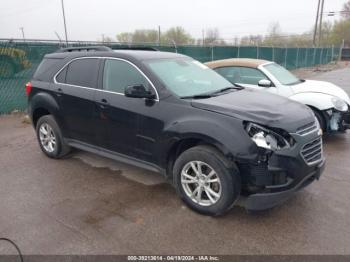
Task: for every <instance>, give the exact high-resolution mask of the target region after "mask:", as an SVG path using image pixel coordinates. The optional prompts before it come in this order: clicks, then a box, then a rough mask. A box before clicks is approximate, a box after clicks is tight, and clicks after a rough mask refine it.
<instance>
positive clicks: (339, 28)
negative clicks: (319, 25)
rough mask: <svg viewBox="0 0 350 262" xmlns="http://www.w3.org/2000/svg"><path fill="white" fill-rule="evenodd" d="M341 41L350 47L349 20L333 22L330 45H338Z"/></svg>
mask: <svg viewBox="0 0 350 262" xmlns="http://www.w3.org/2000/svg"><path fill="white" fill-rule="evenodd" d="M343 39H344V40H345V43H346V44H347V45H350V19H349V20H342V21H338V22H335V24H334V26H333V30H332V32H331V40H332V44H336V45H339V44H341V43H342V41H343Z"/></svg>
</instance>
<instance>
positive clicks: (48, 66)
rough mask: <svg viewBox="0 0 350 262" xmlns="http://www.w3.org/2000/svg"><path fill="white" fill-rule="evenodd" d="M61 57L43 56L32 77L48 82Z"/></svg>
mask: <svg viewBox="0 0 350 262" xmlns="http://www.w3.org/2000/svg"><path fill="white" fill-rule="evenodd" d="M61 61H62V59H61V58H44V59H43V60H42V61H41V63H40V64H39V66H38V68H37V69H36V71H35V73H34V75H33V79H34V80H38V81H47V82H49V81H50V79H51V78H52V75H53V74H54V73H55V71H56V70H57V69H58V68H59V66H60V62H61Z"/></svg>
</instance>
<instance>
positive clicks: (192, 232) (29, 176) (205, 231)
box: [0, 67, 350, 254]
mask: <svg viewBox="0 0 350 262" xmlns="http://www.w3.org/2000/svg"><path fill="white" fill-rule="evenodd" d="M309 76H310V77H311V78H313V79H322V80H328V81H331V82H334V83H336V84H338V85H340V86H342V87H344V88H345V89H346V90H347V91H348V92H350V88H349V85H348V82H349V81H350V68H348V67H343V68H338V69H336V70H333V71H329V72H312V73H311V74H310V75H309ZM22 118H23V116H21V115H11V116H3V117H1V118H0V167H1V169H0V179H1V183H0V199H1V201H0V210H1V215H0V237H8V238H11V239H12V240H14V241H15V242H16V243H17V244H18V245H19V246H20V248H21V250H22V252H23V253H25V254H350V249H349V247H350V219H349V217H350V201H349V199H350V189H349V188H350V177H349V174H350V162H349V156H350V135H349V133H348V134H345V135H335V136H333V137H329V138H327V139H326V140H325V155H326V157H327V167H326V170H325V172H324V174H323V176H322V177H321V179H320V180H319V181H316V182H314V183H313V184H312V185H310V186H309V187H307V188H306V189H304V190H303V191H301V192H299V193H298V194H296V195H295V197H294V198H292V199H291V200H290V201H288V202H287V203H286V204H284V205H283V206H281V207H278V208H275V209H273V210H270V211H268V212H263V213H257V214H248V213H246V211H245V210H244V209H243V208H241V207H234V208H233V209H232V211H231V212H230V213H229V214H227V215H226V216H223V217H220V218H211V217H206V216H202V215H199V214H196V213H194V212H193V211H191V210H189V209H188V208H187V207H185V206H184V204H183V203H182V202H181V200H179V198H178V197H177V196H176V193H175V190H174V189H173V188H172V187H171V186H170V185H168V184H167V183H165V181H164V179H163V178H162V177H161V176H159V175H158V174H154V173H150V172H147V171H144V170H141V169H138V168H135V167H131V166H128V165H124V164H121V163H118V162H115V161H111V160H108V159H105V158H101V157H97V156H94V155H91V154H88V153H84V152H79V151H76V152H74V153H73V154H72V155H71V157H70V158H67V159H63V160H52V159H49V158H47V157H45V156H44V155H43V154H42V153H41V152H40V149H39V146H38V144H37V142H36V139H35V137H34V130H33V128H32V127H31V126H30V125H28V124H26V123H24V122H22ZM4 253H14V250H13V248H12V247H11V246H10V245H8V244H6V243H5V242H0V254H4Z"/></svg>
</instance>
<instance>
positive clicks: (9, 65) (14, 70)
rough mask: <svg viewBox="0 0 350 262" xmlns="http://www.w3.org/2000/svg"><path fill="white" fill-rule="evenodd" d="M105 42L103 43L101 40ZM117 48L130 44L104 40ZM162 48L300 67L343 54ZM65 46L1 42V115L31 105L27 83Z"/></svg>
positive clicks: (198, 55) (203, 58)
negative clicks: (42, 63) (44, 61)
mask: <svg viewBox="0 0 350 262" xmlns="http://www.w3.org/2000/svg"><path fill="white" fill-rule="evenodd" d="M94 44H95V45H96V44H98V43H91V42H89V43H82V42H79V43H70V46H82V45H94ZM99 45H101V43H99ZM104 45H107V46H110V47H111V48H113V49H118V48H121V47H124V46H126V45H122V44H119V43H113V44H111V43H108V44H106V43H104ZM142 46H151V47H155V48H157V49H158V50H160V51H168V52H177V53H181V54H184V55H188V56H190V57H193V58H194V59H196V60H199V61H201V62H207V61H212V60H218V59H226V58H258V59H266V60H271V61H275V62H276V63H278V64H280V65H282V66H284V67H286V68H288V69H296V68H301V67H310V66H314V65H319V64H326V63H329V62H331V61H333V60H335V59H337V58H338V56H339V51H340V49H339V48H279V47H278V48H277V47H276V48H273V47H256V46H204V47H203V46H177V47H175V46H158V45H156V44H153V45H152V44H149V45H142ZM61 47H62V44H61V43H59V42H48V41H47V42H43V41H41V42H40V41H13V40H1V41H0V114H4V113H10V112H12V111H14V110H19V111H24V110H25V109H26V107H27V99H26V97H25V91H24V86H25V84H26V83H27V82H28V81H29V80H30V78H31V77H32V75H33V73H34V72H35V70H36V68H37V66H38V65H39V63H40V61H41V60H42V58H43V56H44V55H45V54H48V53H52V52H55V51H56V50H58V49H59V48H61Z"/></svg>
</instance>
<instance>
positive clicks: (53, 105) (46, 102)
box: [29, 92, 61, 124]
mask: <svg viewBox="0 0 350 262" xmlns="http://www.w3.org/2000/svg"><path fill="white" fill-rule="evenodd" d="M29 108H30V109H31V110H30V112H29V116H30V118H31V119H32V122H33V124H34V121H33V116H34V113H35V111H36V110H38V109H45V110H47V111H48V112H49V113H50V114H51V115H53V116H54V117H55V119H56V121H59V119H60V118H59V117H58V116H59V110H60V107H59V104H58V103H57V101H56V99H55V98H54V97H52V95H50V94H48V93H45V92H39V93H37V94H35V95H34V96H33V97H32V98H31V100H30V107H29ZM58 124H61V123H58Z"/></svg>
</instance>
